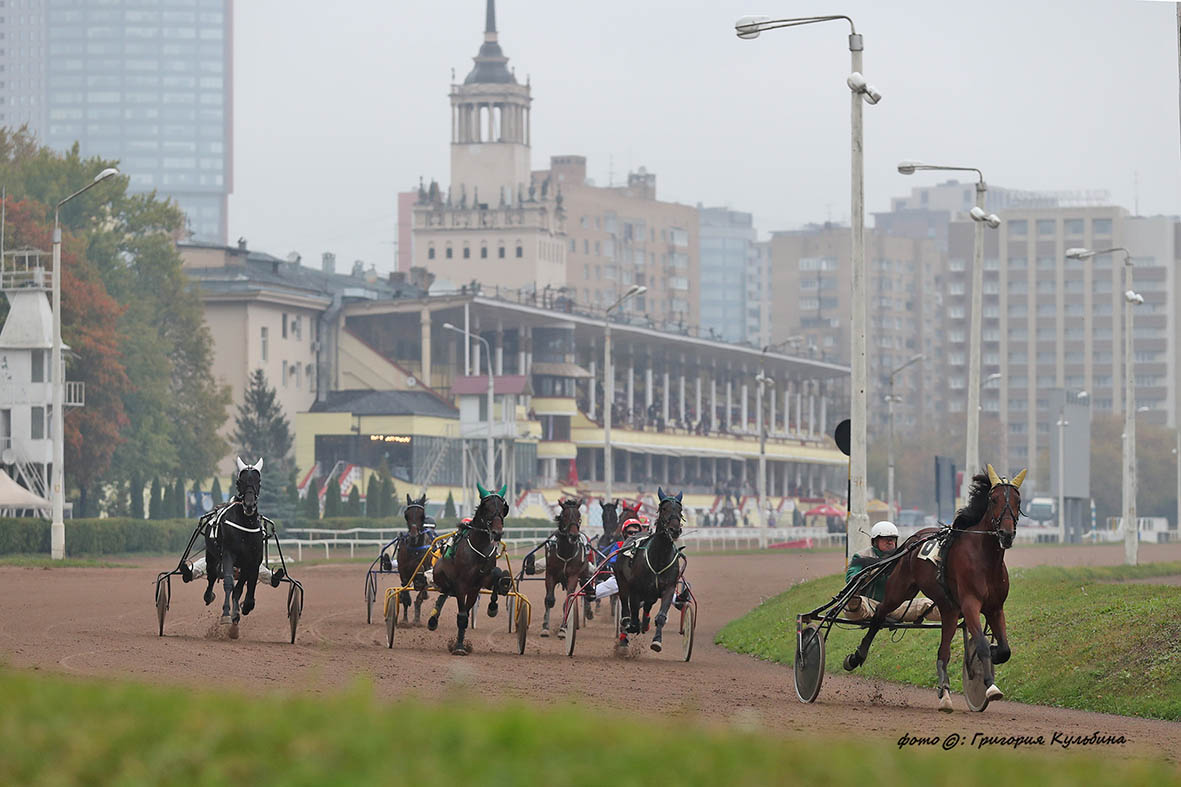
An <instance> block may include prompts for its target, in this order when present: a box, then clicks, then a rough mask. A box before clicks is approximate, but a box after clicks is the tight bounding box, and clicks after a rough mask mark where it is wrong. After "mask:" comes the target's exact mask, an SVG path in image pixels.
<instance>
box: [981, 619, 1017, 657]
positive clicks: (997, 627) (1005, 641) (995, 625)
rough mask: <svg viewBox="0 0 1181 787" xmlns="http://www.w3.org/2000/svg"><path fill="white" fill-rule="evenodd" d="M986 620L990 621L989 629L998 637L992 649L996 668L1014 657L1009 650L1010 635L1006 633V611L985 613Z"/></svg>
mask: <svg viewBox="0 0 1181 787" xmlns="http://www.w3.org/2000/svg"><path fill="white" fill-rule="evenodd" d="M984 619H985V620H987V621H988V627H989V628H990V629H992V635H993V636H994V637H996V644H995V645H993V646H991V648H990V650H991V652H992V665H993V666H994V667H995V666H996V665H997V664H1004V663H1005V662H1006V661H1008V660H1009V656H1011V655H1012V651H1010V650H1009V635H1008V632H1006V631H1005V610H1004V609H1003V608H1000V609H994V610H990V611H988V612H985V613H984Z"/></svg>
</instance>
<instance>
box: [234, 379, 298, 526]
mask: <svg viewBox="0 0 1181 787" xmlns="http://www.w3.org/2000/svg"><path fill="white" fill-rule="evenodd" d="M231 440H232V442H233V444H234V446H235V447H237V449H238V452H239V454H238V455H239V456H240V457H241V459H242V461H243V462H245V463H246V464H248V465H252V464H254V463H255V462H257V461H258V460H259V459H260V458H261V459H262V460H263V468H262V492H261V493H260V494H259V497H258V507H259V510H261V511H262V513H263V514H264V515H266V516H267V517H269V518H271V519H274V520H276V521H287V520H289V519H291V517H292V515H293V514H294V513H295V511H294V507H293V506H292V503H291V500H290V495H289V490H288V486H289V482H290V479H289V476H290V475H291V472H292V470H294V467H295V463H294V461H293V460H292V457H291V443H292V435H291V425H290V424H289V423H288V421H287V417H286V416H285V415H284V414H283V408H282V407H281V406H280V405H279V402H278V400H277V398H276V394H275V389H274V388H273V387H272V386H271V385H270V384H269V383H268V382H267V377H266V375H265V374H264V373H263V371H262V369H255V370H254V372H253V373H252V374H251V375H250V384H249V386H247V388H246V393H245V395H244V397H243V401H242V404H240V405H238V413H237V415H236V416H235V418H234V433H233V435H231Z"/></svg>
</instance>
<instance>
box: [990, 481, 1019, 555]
mask: <svg viewBox="0 0 1181 787" xmlns="http://www.w3.org/2000/svg"><path fill="white" fill-rule="evenodd" d="M987 467H988V481H989V484H990V488H989V490H988V509H987V510H986V511H985V513H984V517H983V519H982V520H981V521H982V522H984V523H985V524H991V526H992V532H993V533H994V534H995V535H996V538H997V541H999V542H1000V545H1001V549H1008V548H1009V547H1011V546H1013V539H1014V537H1015V536H1016V535H1017V516H1018V514H1019V513H1020V511H1021V482H1022V481H1024V480H1025V471H1024V470H1022V471H1021V472H1020V473H1018V474H1017V475H1015V476H1014V477H1013V478H1012V479H1009V478H1005V477H1004V476H998V475H997V474H996V470H993V469H992V465H987Z"/></svg>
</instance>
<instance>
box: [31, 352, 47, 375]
mask: <svg viewBox="0 0 1181 787" xmlns="http://www.w3.org/2000/svg"><path fill="white" fill-rule="evenodd" d="M33 382H35V383H43V382H45V351H44V350H33Z"/></svg>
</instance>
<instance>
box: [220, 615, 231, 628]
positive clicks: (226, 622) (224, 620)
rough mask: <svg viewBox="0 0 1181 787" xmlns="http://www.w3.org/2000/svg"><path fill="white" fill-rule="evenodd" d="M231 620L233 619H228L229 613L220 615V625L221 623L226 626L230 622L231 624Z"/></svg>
mask: <svg viewBox="0 0 1181 787" xmlns="http://www.w3.org/2000/svg"><path fill="white" fill-rule="evenodd" d="M233 622H234V621H233V620H231V619H230V616H229V615H222V616H221V625H223V626H228V625H230V624H231V623H233Z"/></svg>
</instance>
